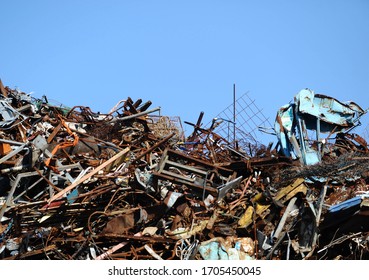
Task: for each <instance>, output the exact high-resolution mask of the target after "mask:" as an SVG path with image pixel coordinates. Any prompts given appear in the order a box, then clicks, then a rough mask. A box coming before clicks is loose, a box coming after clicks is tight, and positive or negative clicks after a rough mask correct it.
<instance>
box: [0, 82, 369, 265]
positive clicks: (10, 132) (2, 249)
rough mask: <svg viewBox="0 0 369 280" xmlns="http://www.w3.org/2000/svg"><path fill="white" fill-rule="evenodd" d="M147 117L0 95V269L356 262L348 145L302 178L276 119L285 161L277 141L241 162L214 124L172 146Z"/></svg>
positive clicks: (359, 200)
mask: <svg viewBox="0 0 369 280" xmlns="http://www.w3.org/2000/svg"><path fill="white" fill-rule="evenodd" d="M305 93H306V94H305V95H303V96H305V97H304V98H306V97H309V96H310V97H312V96H311V95H308V94H307V93H309V92H305ZM301 96H302V95H300V97H301ZM318 97H319V98H323V99H324V100H323V101H327V100H333V101H336V100H334V99H329V98H327V97H326V96H322V95H320V96H318ZM300 101H301V100H300ZM333 103H334V104H336V103H335V102H333ZM333 103H332V104H333ZM324 104H326V102H325V103H324ZM151 105H152V102H151V101H147V102H143V101H142V100H141V99H138V100H136V101H134V100H132V98H130V97H128V98H127V99H125V100H121V101H119V102H118V103H117V104H116V105H115V106H114V107H113V108H112V109H111V110H110V111H109V112H108V113H106V114H101V113H95V112H93V111H92V110H91V109H90V108H88V107H84V106H74V107H72V108H68V107H66V106H61V105H54V104H51V103H50V102H49V101H48V99H47V97H45V96H44V97H42V98H41V99H36V98H33V97H30V95H28V94H26V93H24V92H21V91H19V90H14V89H10V88H9V87H5V86H4V85H3V84H2V83H1V82H0V116H1V118H0V218H1V221H0V259H8V260H9V259H45V260H46V259H62V260H77V259H78V260H86V259H94V260H104V259H132V260H139V259H163V260H174V259H177V260H178V259H179V260H188V259H194V260H214V259H219V260H249V259H337V258H339V259H368V258H369V254H368V248H369V247H368V240H369V239H368V232H369V228H368V227H367V226H366V224H368V221H367V217H368V215H367V212H368V209H367V208H368V205H369V203H368V199H369V185H368V180H369V173H368V171H367V170H368V166H367V162H368V158H369V153H368V146H367V143H366V142H365V140H364V139H363V138H361V137H360V136H359V135H356V134H349V133H348V132H347V131H346V130H345V129H341V130H340V131H341V132H340V133H338V134H337V136H336V138H335V141H334V142H332V141H331V142H330V144H329V145H328V144H327V145H326V143H323V142H322V139H319V141H320V142H319V143H321V144H322V145H320V146H319V147H320V148H319V151H321V153H319V162H317V163H315V164H306V163H308V162H306V161H304V160H301V158H306V157H303V156H302V153H304V152H306V151H308V150H307V149H305V150H303V149H300V146H299V145H298V143H300V144H304V143H305V142H304V141H303V140H302V139H301V140H300V139H298V138H296V136H294V135H292V134H289V132H288V131H287V132H286V129H287V128H286V125H285V123H283V121H282V119H284V120H286V118H281V119H280V121H279V122H278V124H281V126H280V130H279V131H280V132H281V135H282V134H283V133H284V134H283V135H284V136H283V135H282V136H283V137H285V138H283V139H284V140H285V141H291V142H289V143H290V144H288V145H289V146H288V148H289V149H290V150H289V153H288V154H286V153H285V152H284V151H283V149H282V150H281V149H280V147H282V148H284V149H286V147H287V146H283V144H286V143H287V142H283V143H281V142H280V141H279V143H278V144H277V145H276V146H275V147H273V145H269V146H268V147H264V146H260V147H257V150H256V151H253V153H248V152H246V151H244V150H242V148H240V147H238V146H237V143H229V142H228V141H227V140H226V139H224V138H223V137H222V136H220V135H218V134H216V133H215V132H214V128H215V127H216V125H217V120H216V119H214V121H213V122H212V124H211V125H210V127H209V128H204V127H202V124H201V121H202V117H203V114H204V113H203V112H201V113H200V116H199V118H198V120H197V122H196V124H193V123H189V122H187V123H188V124H190V125H192V126H193V127H194V131H193V133H192V134H191V135H190V136H189V137H187V138H186V137H185V136H184V133H183V130H182V126H181V124H180V120H179V119H178V118H169V117H162V116H160V117H158V116H154V115H152V114H153V113H154V112H157V111H158V110H160V107H156V108H154V109H150V107H151ZM300 105H301V104H300ZM340 105H342V104H340ZM351 105H353V104H351ZM302 107H303V106H302ZM305 107H306V106H305ZM305 107H304V108H305ZM340 108H341V107H340ZM342 108H343V107H342ZM350 108H351V109H352V110H354V109H355V108H356V109H358V108H359V107H358V106H355V107H352V106H351V107H350ZM287 111H288V110H287ZM287 111H286V110H283V112H284V113H285V112H287ZM359 111H360V112H362V111H361V110H359ZM281 112H282V111H281ZM283 112H282V113H283ZM298 113H299V114H298V118H299V119H298V122H299V123H301V124H303V123H305V125H306V124H309V123H310V122H311V116H309V117H307V115H308V113H307V112H305V111H304V110H303V108H302V110H301V111H300V112H298ZM341 113H342V112H341ZM341 113H340V114H341ZM314 116H315V117H316V116H317V115H314ZM345 116H346V115H345ZM305 117H306V118H307V119H304V118H305ZM327 117H328V116H327ZM346 117H347V116H346ZM349 117H350V121H351V120H352V119H351V113H350V116H349ZM320 121H321V122H322V123H321V124H322V126H321V127H320V131H323V128H324V127H325V126H324V125H325V124H323V122H324V121H327V120H325V119H321V120H320ZM328 121H329V120H328ZM328 123H329V125H328V126H327V127H330V128H332V126H334V125H340V124H337V123H336V124H332V123H331V122H328ZM315 124H317V125H318V123H316V122H315ZM350 125H351V123H350V124H347V125H346V124H345V125H341V126H344V127H345V128H346V127H349V126H350ZM282 127H283V129H282ZM317 128H318V126H317ZM335 131H336V130H335ZM286 135H287V136H288V137H287V136H286ZM286 137H287V138H286ZM281 139H282V138H279V140H281ZM294 139H295V140H296V141H299V142H296V141H295V140H294ZM295 144H297V145H295ZM323 144H324V145H323ZM281 145H282V146H281ZM291 145H292V146H291ZM292 148H293V149H294V152H296V153H297V154H299V153H300V154H301V157H300V156H298V157H296V156H291V155H290V152H291V151H292ZM316 151H317V150H316Z"/></svg>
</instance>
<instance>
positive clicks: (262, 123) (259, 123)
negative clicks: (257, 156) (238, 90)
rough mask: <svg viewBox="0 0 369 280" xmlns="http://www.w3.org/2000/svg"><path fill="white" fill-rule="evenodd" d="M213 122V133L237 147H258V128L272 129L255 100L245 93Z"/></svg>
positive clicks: (259, 135)
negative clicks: (237, 145) (236, 144)
mask: <svg viewBox="0 0 369 280" xmlns="http://www.w3.org/2000/svg"><path fill="white" fill-rule="evenodd" d="M213 122H214V123H215V125H216V128H215V129H214V131H215V132H216V133H217V134H219V135H221V136H222V137H224V138H225V139H227V140H228V142H230V143H235V141H237V142H238V144H239V145H241V146H243V145H250V144H251V145H259V144H260V139H262V134H263V133H262V132H261V131H260V130H259V127H263V128H264V127H272V124H271V122H270V121H269V119H268V118H267V117H266V116H265V115H264V113H263V111H262V109H260V108H259V107H258V106H257V105H256V102H255V100H253V99H251V98H250V96H249V93H248V92H246V93H244V94H243V95H242V96H240V97H238V98H237V99H236V100H235V104H230V105H229V106H228V107H227V108H225V109H224V110H223V111H222V112H220V113H219V114H218V115H217V116H216V117H215V118H214V119H213Z"/></svg>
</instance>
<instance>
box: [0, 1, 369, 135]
mask: <svg viewBox="0 0 369 280" xmlns="http://www.w3.org/2000/svg"><path fill="white" fill-rule="evenodd" d="M0 7H1V16H0V31H1V32H0V34H1V44H0V78H1V79H2V81H3V83H4V84H5V85H7V86H10V87H11V88H14V87H18V88H19V89H20V90H22V91H24V92H27V93H29V92H33V96H34V97H41V96H42V95H46V96H47V97H48V98H49V99H52V100H56V101H58V102H61V103H63V104H66V105H68V106H74V105H83V106H89V107H90V108H91V109H92V110H93V111H95V112H97V111H100V112H102V113H107V112H108V111H109V110H110V109H111V108H112V107H113V106H114V105H115V104H116V103H117V102H118V101H119V100H121V99H126V98H127V97H128V96H129V97H131V98H132V99H134V100H136V99H138V98H141V99H143V101H148V100H151V101H152V102H153V105H152V106H151V108H155V107H158V106H160V107H161V109H162V110H161V113H162V115H167V116H180V117H181V119H182V122H183V121H190V122H196V120H197V118H198V115H199V113H200V112H201V111H204V112H205V116H204V123H207V120H210V119H212V118H213V117H214V116H216V115H217V114H218V113H220V112H221V111H223V110H224V109H225V108H226V107H227V106H228V105H230V104H231V103H232V101H233V84H236V90H237V95H242V94H244V93H245V92H249V95H250V97H252V98H253V99H255V100H256V103H257V106H258V107H260V108H261V109H263V113H264V114H265V115H266V116H267V117H269V118H270V119H271V121H272V122H273V121H274V118H275V115H276V112H277V110H278V108H279V107H280V106H282V105H284V104H286V103H288V102H289V101H291V100H292V98H293V97H294V95H295V94H296V93H297V92H298V91H300V90H301V89H303V88H310V89H313V90H314V91H315V92H316V93H322V94H326V95H330V96H333V97H335V98H337V99H339V100H340V101H348V100H352V101H355V102H357V103H358V104H359V105H361V106H362V107H363V108H364V109H366V108H368V107H369V1H368V0H350V1H347V0H324V1H321V0H317V1H315V0H309V1H302V0H291V1H287V0H286V1H278V0H265V1H262V0H260V1H259V0H258V1H247V0H243V1H241V0H235V1H218V0H204V1H192V0H187V1H169V0H168V1H160V0H156V1H149V0H147V1H144V0H142V1H138V0H136V1H123V0H119V1H118V0H104V1H103V0H101V1H96V0H88V1H87V0H86V1H83V0H79V1H75V0H74V1H71V0H63V1H51V0H49V1H46V0H44V1H41V0H34V1H29V0H24V1H20V0H12V1H5V0H2V1H1V6H0ZM363 120H364V121H366V118H363ZM366 125H367V122H365V123H364V122H363V126H362V127H363V128H365V127H366ZM184 128H185V129H186V132H191V131H192V129H191V127H189V126H187V125H184Z"/></svg>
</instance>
